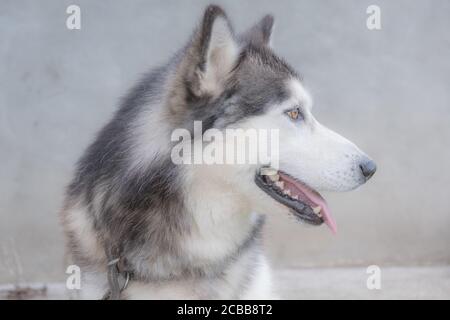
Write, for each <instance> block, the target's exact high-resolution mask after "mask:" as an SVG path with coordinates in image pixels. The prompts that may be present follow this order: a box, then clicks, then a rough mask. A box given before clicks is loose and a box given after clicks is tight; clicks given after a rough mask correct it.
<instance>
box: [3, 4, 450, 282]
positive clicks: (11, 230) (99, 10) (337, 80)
mask: <svg viewBox="0 0 450 320" xmlns="http://www.w3.org/2000/svg"><path fill="white" fill-rule="evenodd" d="M216 2H217V3H221V4H223V6H224V7H225V8H226V9H227V11H228V14H229V16H230V17H231V19H232V20H233V22H234V23H235V26H236V29H237V30H242V29H243V28H245V27H247V26H249V25H251V24H252V23H253V22H254V21H256V20H257V19H258V18H259V17H261V16H262V15H263V14H265V13H268V12H271V13H273V14H274V15H275V17H276V28H275V34H274V47H275V48H276V50H277V51H278V52H279V53H280V54H281V55H282V56H284V57H285V58H286V59H287V61H289V62H290V63H291V64H292V65H293V66H294V67H295V68H296V69H298V70H299V71H300V72H301V73H302V74H303V75H304V78H305V83H306V86H307V87H308V88H309V89H310V90H311V92H312V94H313V95H314V97H315V107H314V111H315V114H316V116H317V118H318V119H319V120H321V121H322V122H323V123H325V124H326V125H328V126H330V127H331V128H333V129H335V130H336V131H338V132H340V133H342V134H344V135H345V136H347V137H349V138H350V139H351V140H353V141H355V142H356V143H357V144H358V145H359V146H360V147H361V148H362V149H364V150H365V151H367V152H368V153H369V154H370V155H371V156H372V157H373V158H374V159H375V160H376V161H377V163H378V166H379V170H378V173H377V174H376V176H375V177H374V178H373V180H372V181H371V182H370V183H369V184H367V185H366V186H363V187H362V188H360V189H358V190H357V191H355V192H352V193H348V194H330V195H327V196H328V199H329V203H330V204H331V206H332V208H333V210H334V213H335V217H336V218H337V221H338V225H339V229H340V230H339V233H338V235H337V236H332V235H331V234H330V232H328V230H327V229H326V228H319V229H317V228H307V229H305V228H302V227H300V226H299V225H296V224H293V223H292V222H291V221H290V220H287V219H285V218H284V217H275V218H273V219H270V220H269V223H268V226H267V230H268V236H267V240H266V243H267V246H268V250H269V254H270V256H271V257H272V259H271V261H272V263H273V264H274V265H275V266H279V267H296V266H333V265H366V264H372V263H376V264H379V265H386V264H401V265H408V264H441V263H449V262H450V250H449V249H448V246H449V244H450V232H449V228H450V209H449V207H450V197H449V183H450V173H449V171H448V164H449V163H450V149H449V148H448V147H449V138H450V125H449V124H450V90H449V89H450V59H449V56H450V32H449V30H450V2H449V1H446V0H434V1H411V0H402V1H399V0H396V1H381V0H370V1H365V0H363V1H359V0H358V1H356V0H338V1H336V0H333V1H331V0H328V1H325V0H321V1H312V0H309V1H306V0H305V1H299V0H292V1H279V2H275V1H216ZM72 3H75V4H78V5H80V6H81V9H82V29H81V30H79V31H70V30H67V29H66V27H65V20H66V17H67V15H66V13H65V10H66V7H67V6H68V5H69V4H72ZM207 3H208V1H136V0H132V1H126V2H125V1H87V0H77V1H75V2H73V1H56V0H54V1H24V0H20V1H12V0H11V1H10V0H2V1H1V2H0V152H1V161H2V165H1V167H0V283H2V282H11V281H15V280H16V279H20V280H24V281H36V280H40V281H47V280H49V281H51V280H58V279H62V278H63V277H64V273H63V271H64V262H63V242H62V235H61V231H60V229H59V227H58V220H57V211H58V209H59V207H60V205H61V200H62V193H63V187H64V186H65V185H66V183H67V182H68V180H69V178H70V176H71V172H72V168H73V164H74V162H75V161H76V159H77V157H78V156H79V155H80V154H81V152H82V150H83V149H84V148H85V147H86V145H87V144H88V143H89V141H90V140H91V138H92V136H93V134H94V133H95V132H96V131H97V130H98V129H99V128H100V126H101V125H103V124H104V123H105V121H106V120H107V119H108V117H109V116H110V115H111V114H112V112H113V111H114V109H115V107H116V105H117V101H118V99H119V97H121V96H122V95H123V94H124V93H125V91H126V89H127V88H128V87H129V86H130V85H131V84H132V83H133V81H134V80H135V79H137V78H138V77H139V75H140V74H141V73H142V72H144V71H145V70H147V69H148V68H150V67H152V66H156V65H158V64H159V63H162V62H164V61H165V60H166V59H167V57H168V56H169V55H170V54H172V53H173V52H174V51H175V50H176V49H177V48H178V47H180V45H181V44H183V43H184V41H185V40H186V38H187V37H188V35H189V34H190V33H191V30H192V29H193V26H194V25H195V23H196V21H197V19H198V18H199V17H200V15H201V12H202V10H203V8H204V7H205V5H206V4H207ZM370 4H378V5H379V6H380V7H381V10H382V30H380V31H369V30H368V29H367V28H366V24H365V23H366V13H365V11H366V8H367V6H368V5H370ZM17 261H19V262H17ZM17 265H20V266H21V267H19V268H18V267H17Z"/></svg>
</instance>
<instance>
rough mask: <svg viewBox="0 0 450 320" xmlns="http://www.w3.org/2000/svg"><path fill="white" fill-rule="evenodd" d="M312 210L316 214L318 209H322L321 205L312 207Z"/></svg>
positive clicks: (318, 211)
mask: <svg viewBox="0 0 450 320" xmlns="http://www.w3.org/2000/svg"><path fill="white" fill-rule="evenodd" d="M313 211H314V213H315V214H317V215H318V214H319V213H320V211H322V207H321V206H317V207H315V208H313Z"/></svg>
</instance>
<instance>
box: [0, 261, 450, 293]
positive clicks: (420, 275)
mask: <svg viewBox="0 0 450 320" xmlns="http://www.w3.org/2000/svg"><path fill="white" fill-rule="evenodd" d="M368 277H369V274H367V273H366V268H363V267H361V268H357V267H354V268H327V269H324V268H314V269H313V268H311V269H281V270H276V271H275V274H274V282H275V283H276V284H277V288H278V292H279V295H280V296H281V297H282V298H284V299H302V300H303V299H450V266H441V267H381V289H380V290H369V289H368V288H367V285H366V282H367V278H368ZM74 296H75V294H73V293H71V292H68V291H67V290H66V289H65V286H64V283H51V284H38V283H34V284H28V285H19V286H17V285H10V284H8V285H0V299H71V298H72V297H74Z"/></svg>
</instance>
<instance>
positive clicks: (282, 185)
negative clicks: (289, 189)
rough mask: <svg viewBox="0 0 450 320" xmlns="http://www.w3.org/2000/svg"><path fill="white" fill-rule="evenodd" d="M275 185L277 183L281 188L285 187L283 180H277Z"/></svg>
mask: <svg viewBox="0 0 450 320" xmlns="http://www.w3.org/2000/svg"><path fill="white" fill-rule="evenodd" d="M275 185H276V186H277V187H278V188H280V189H283V188H284V182H283V181H277V182H275Z"/></svg>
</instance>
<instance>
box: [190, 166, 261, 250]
mask: <svg viewBox="0 0 450 320" xmlns="http://www.w3.org/2000/svg"><path fill="white" fill-rule="evenodd" d="M187 191H188V192H186V193H185V195H186V197H187V199H186V205H187V210H188V212H189V214H190V215H191V217H192V222H193V223H192V230H191V234H190V235H189V237H188V239H187V241H186V243H185V245H186V248H187V249H188V250H189V251H190V252H191V254H193V255H195V256H198V258H199V259H209V258H212V259H217V258H220V257H222V256H227V255H229V254H232V252H233V251H235V250H236V249H237V248H238V247H239V246H241V245H242V244H243V243H245V242H246V241H247V240H248V239H249V237H251V236H252V234H253V232H254V229H255V225H256V224H257V223H258V217H257V215H256V214H254V213H252V211H251V207H250V203H249V202H248V200H247V199H246V198H245V197H244V196H243V195H242V194H241V193H239V192H236V191H235V190H233V189H232V188H230V185H228V184H227V183H226V182H225V181H223V180H220V179H216V178H214V177H211V175H210V174H209V171H208V170H204V168H202V167H197V168H194V169H193V170H192V171H191V172H190V174H189V178H188V183H187Z"/></svg>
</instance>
